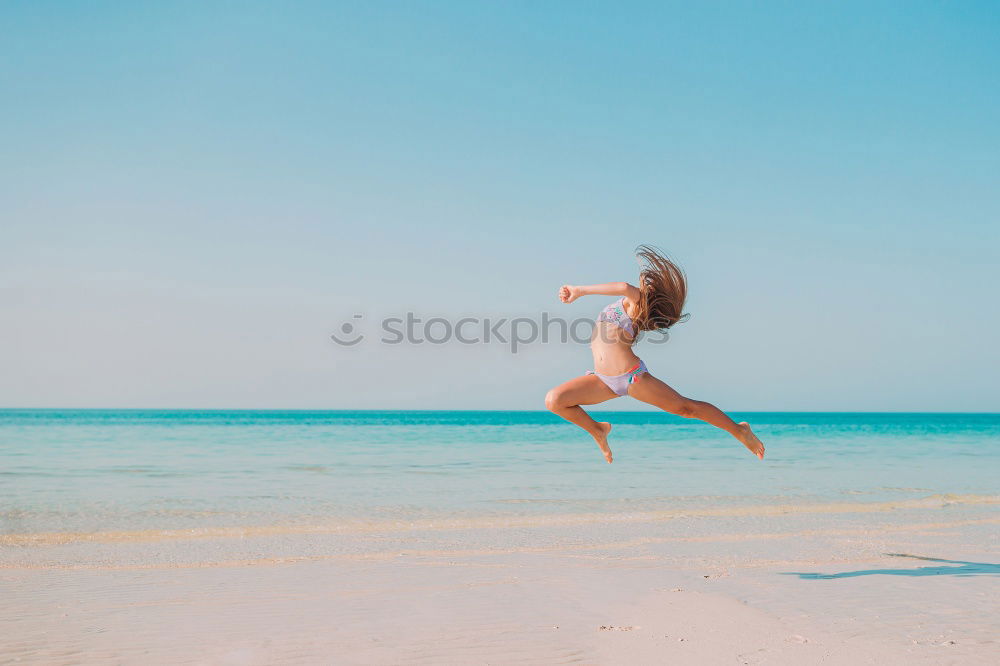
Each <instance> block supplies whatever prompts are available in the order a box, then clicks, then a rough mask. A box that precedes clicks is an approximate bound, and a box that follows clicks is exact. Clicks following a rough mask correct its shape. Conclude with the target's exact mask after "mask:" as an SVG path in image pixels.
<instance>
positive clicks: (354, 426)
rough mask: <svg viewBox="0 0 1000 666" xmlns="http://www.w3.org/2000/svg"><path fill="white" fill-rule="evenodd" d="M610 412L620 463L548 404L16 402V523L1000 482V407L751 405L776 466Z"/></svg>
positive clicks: (688, 432)
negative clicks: (110, 405) (134, 406)
mask: <svg viewBox="0 0 1000 666" xmlns="http://www.w3.org/2000/svg"><path fill="white" fill-rule="evenodd" d="M595 415H596V416H603V418H604V419H605V420H610V421H611V422H612V423H613V424H614V428H615V430H614V432H613V433H612V438H611V445H612V448H613V450H614V453H615V462H614V464H613V465H608V464H607V463H605V462H604V460H603V458H602V457H601V455H600V453H599V452H598V450H597V447H596V445H594V443H593V442H592V441H591V440H590V438H589V437H588V436H586V435H585V434H584V433H583V432H582V431H580V430H578V429H577V428H576V427H574V426H572V425H570V424H568V423H565V422H563V421H562V420H560V419H559V418H557V417H555V416H553V415H551V414H549V413H546V412H502V411H490V412H472V411H175V410H0V534H4V535H8V536H10V535H39V534H51V533H75V534H77V535H80V534H82V533H83V534H85V533H91V532H115V531H123V532H128V531H149V530H189V529H200V528H206V527H209V528H224V527H256V528H260V527H267V526H305V527H308V526H310V525H326V526H328V527H329V526H331V525H335V526H342V527H344V528H345V529H347V528H350V527H354V528H358V529H363V528H365V526H368V525H376V526H379V525H380V526H386V525H394V524H395V525H402V524H408V523H413V522H414V521H418V522H420V523H421V524H423V525H433V524H434V521H480V524H491V523H492V524H532V521H535V522H538V521H543V522H544V521H551V522H555V523H558V522H559V521H561V520H574V519H577V518H578V517H580V516H594V515H600V516H605V517H609V516H616V515H618V516H623V517H628V516H630V515H634V514H636V513H643V514H649V513H650V512H667V513H669V512H682V513H683V512H688V513H695V514H697V512H699V511H702V512H704V511H717V510H725V509H726V508H727V507H728V508H730V509H741V508H746V507H754V506H759V507H772V510H775V511H784V510H788V511H794V510H796V508H801V507H809V506H813V505H818V506H826V505H832V504H837V503H852V502H859V503H879V502H883V503H888V504H886V505H885V507H884V508H886V507H887V510H891V509H892V508H893V506H895V505H893V504H892V503H894V502H896V503H898V502H902V503H903V504H902V505H900V506H910V505H911V504H913V503H916V504H915V505H914V506H920V502H933V503H936V505H940V504H942V503H944V504H947V503H949V502H957V503H962V502H972V503H978V502H979V501H980V500H982V501H985V502H986V503H995V496H996V495H997V494H1000V493H998V491H1000V482H998V479H1000V474H998V472H1000V415H998V414H899V413H894V414H871V413H860V414H848V413H743V414H734V417H738V418H739V420H744V419H745V420H748V421H750V423H751V424H752V425H753V426H754V428H755V430H756V432H757V433H758V434H759V436H760V437H761V439H762V440H763V441H764V442H765V444H766V446H767V456H766V458H765V460H764V461H763V462H761V461H758V460H756V459H755V458H754V457H753V456H752V455H751V454H750V453H749V452H747V451H746V450H745V449H744V448H743V447H742V446H741V445H740V444H739V443H738V442H736V441H735V440H733V439H731V438H730V437H729V436H728V435H726V434H725V433H724V432H722V431H719V430H716V429H715V428H712V427H711V426H708V425H705V424H703V423H700V422H695V421H685V420H683V419H679V418H676V417H673V416H671V415H668V414H663V413H657V412H631V413H629V412H613V413H603V414H601V413H600V412H595ZM991 498H993V499H991ZM907 503H911V504H907ZM773 507H778V508H777V509H773ZM781 507H784V508H783V509H782V508H781ZM665 515H666V514H665ZM483 521H485V522H483ZM512 521H513V522H512ZM519 521H520V522H519ZM469 524H471V523H469Z"/></svg>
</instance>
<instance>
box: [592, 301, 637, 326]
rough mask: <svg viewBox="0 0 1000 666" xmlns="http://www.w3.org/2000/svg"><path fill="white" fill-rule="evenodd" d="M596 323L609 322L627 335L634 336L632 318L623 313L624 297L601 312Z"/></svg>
mask: <svg viewBox="0 0 1000 666" xmlns="http://www.w3.org/2000/svg"><path fill="white" fill-rule="evenodd" d="M597 321H606V322H610V323H612V324H614V325H615V326H617V327H618V328H620V329H622V330H623V331H625V332H626V333H628V334H629V335H632V336H634V335H635V326H634V325H633V324H632V318H631V317H629V316H628V315H627V314H626V313H625V297H624V296H622V297H621V298H619V299H618V300H617V301H615V302H614V303H612V304H611V305H609V306H608V307H606V308H604V309H603V310H601V314H599V315H597Z"/></svg>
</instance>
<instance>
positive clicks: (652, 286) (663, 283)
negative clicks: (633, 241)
mask: <svg viewBox="0 0 1000 666" xmlns="http://www.w3.org/2000/svg"><path fill="white" fill-rule="evenodd" d="M635 255H636V257H637V258H638V259H639V265H640V266H641V270H640V271H639V290H640V291H641V292H642V298H641V299H639V308H638V312H637V313H636V316H635V318H634V321H635V323H636V327H637V328H638V329H639V330H640V331H656V330H660V329H665V328H670V327H671V326H673V325H674V324H676V323H677V322H679V321H687V318H688V316H689V315H688V314H687V313H684V312H683V310H684V300H685V299H686V298H687V277H686V276H685V275H684V271H683V270H682V269H681V267H680V266H678V265H677V264H675V263H674V262H672V261H670V260H669V259H667V258H666V257H664V256H663V254H661V253H660V252H659V251H658V250H657V249H656V248H653V247H650V246H649V245H640V246H639V247H637V248H636V249H635Z"/></svg>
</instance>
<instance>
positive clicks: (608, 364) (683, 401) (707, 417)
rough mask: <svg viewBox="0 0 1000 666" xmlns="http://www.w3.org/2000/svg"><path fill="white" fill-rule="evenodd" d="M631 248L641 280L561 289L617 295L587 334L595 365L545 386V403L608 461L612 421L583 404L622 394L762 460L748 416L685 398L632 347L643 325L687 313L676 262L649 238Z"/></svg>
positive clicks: (648, 327)
mask: <svg viewBox="0 0 1000 666" xmlns="http://www.w3.org/2000/svg"><path fill="white" fill-rule="evenodd" d="M636 255H637V256H638V258H639V261H640V265H641V270H640V272H639V286H638V287H634V286H632V285H630V284H628V283H626V282H611V283H608V284H595V285H589V286H585V287H580V286H571V285H563V286H562V287H560V288H559V300H560V301H562V302H563V303H572V302H573V301H575V300H576V299H578V298H580V297H581V296H590V295H601V296H621V298H619V299H618V300H617V301H615V302H614V303H612V304H610V305H608V306H607V307H606V308H604V310H602V311H601V314H600V315H599V316H598V317H597V323H596V325H595V326H594V333H593V336H592V337H591V341H590V349H591V351H592V352H593V354H594V371H593V372H589V371H588V372H587V374H585V375H583V376H582V377H576V378H575V379H571V380H569V381H568V382H566V383H565V384H561V385H559V386H557V387H555V388H554V389H552V390H551V391H549V392H548V394H547V395H546V396H545V406H546V407H548V408H549V409H550V410H551V411H552V412H554V413H556V414H558V415H559V416H561V417H563V418H564V419H566V420H567V421H569V422H570V423H575V424H576V425H578V426H580V427H581V428H583V429H584V430H586V431H587V432H588V433H590V436H591V437H593V438H594V441H596V442H597V445H598V446H599V447H601V451H602V452H603V453H604V457H605V458H606V459H607V461H608V462H611V448H610V447H609V446H608V434H609V433H610V432H611V424H610V423H606V422H598V421H595V420H594V419H592V418H590V415H589V414H587V412H585V411H584V410H583V408H582V407H580V405H596V404H598V403H602V402H605V401H607V400H611V399H612V398H617V397H619V396H623V395H630V396H632V397H633V398H635V399H636V400H641V401H643V402H646V403H649V404H650V405H653V406H655V407H659V408H660V409H662V410H664V411H667V412H670V413H671V414H677V415H678V416H683V417H685V418H692V419H701V420H702V421H705V422H706V423H710V424H712V425H714V426H715V427H717V428H722V429H723V430H725V431H726V432H728V433H729V434H730V435H732V436H733V437H735V438H736V439H738V440H739V441H740V442H742V443H743V446H745V447H747V448H748V449H749V450H750V452H751V453H753V454H754V455H755V456H757V457H758V458H760V459H761V460H763V459H764V445H763V444H762V443H761V441H760V440H759V439H757V436H756V435H754V434H753V431H752V430H751V429H750V425H749V424H748V423H746V422H745V421H744V422H742V423H736V422H735V421H733V420H732V419H731V418H729V417H728V416H726V414H725V413H724V412H723V411H722V410H721V409H719V408H718V407H716V406H715V405H712V404H709V403H707V402H701V401H700V400H692V399H691V398H685V397H684V396H682V395H681V394H680V393H678V392H677V391H675V390H673V389H672V388H670V387H669V386H667V385H666V384H664V383H663V382H661V381H660V380H659V379H657V378H656V377H654V376H653V375H651V374H649V370H647V369H646V364H645V363H643V362H642V359H640V358H639V357H638V356H636V355H635V352H633V351H632V345H634V344H635V341H636V336H637V335H638V333H639V332H640V331H658V330H665V329H668V328H670V327H671V326H673V325H674V324H676V323H677V322H679V321H683V320H684V319H686V318H687V315H685V314H682V311H683V309H684V299H685V298H686V297H687V279H686V278H685V276H684V272H683V271H682V270H681V269H680V267H679V266H677V265H676V264H674V263H673V262H672V261H670V260H669V259H666V258H665V257H663V256H662V255H660V254H659V253H658V252H657V251H656V250H654V249H653V248H651V247H649V246H646V245H640V246H639V247H638V248H637V249H636Z"/></svg>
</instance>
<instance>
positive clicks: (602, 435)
mask: <svg viewBox="0 0 1000 666" xmlns="http://www.w3.org/2000/svg"><path fill="white" fill-rule="evenodd" d="M597 427H598V429H599V430H598V433H597V434H596V435H594V441H595V442H597V445H598V446H599V447H601V451H602V452H603V453H604V459H605V460H607V461H608V462H611V447H610V446H608V435H609V434H610V433H611V424H610V423H608V422H607V421H601V422H598V424H597Z"/></svg>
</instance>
